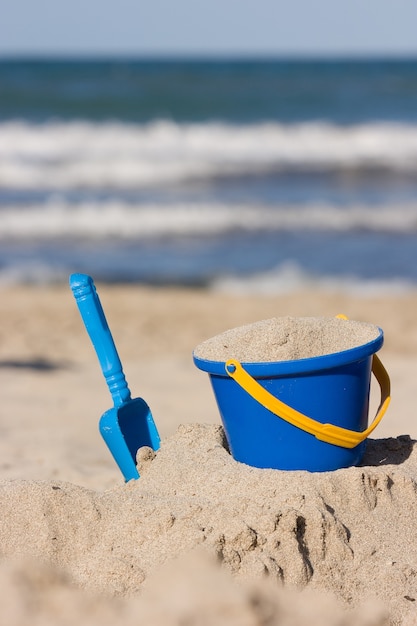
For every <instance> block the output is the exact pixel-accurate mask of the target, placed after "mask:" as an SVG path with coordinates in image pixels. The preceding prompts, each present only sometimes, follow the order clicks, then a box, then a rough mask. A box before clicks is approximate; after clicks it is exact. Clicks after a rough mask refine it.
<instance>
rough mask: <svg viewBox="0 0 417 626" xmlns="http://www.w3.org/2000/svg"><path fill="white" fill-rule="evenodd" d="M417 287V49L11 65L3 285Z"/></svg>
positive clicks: (5, 104)
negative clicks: (337, 56)
mask: <svg viewBox="0 0 417 626" xmlns="http://www.w3.org/2000/svg"><path fill="white" fill-rule="evenodd" d="M76 271H80V272H85V273H88V274H91V275H92V276H93V277H94V278H95V280H97V281H99V280H100V281H107V282H135V283H146V284H155V285H199V286H204V287H207V288H212V289H225V290H228V291H241V292H253V293H256V292H263V293H275V292H282V291H285V290H288V289H294V288H302V287H312V288H315V287H316V286H317V287H322V288H329V289H346V290H348V289H350V290H355V291H360V292H362V293H363V294H364V295H366V294H368V293H369V294H371V293H372V294H374V293H375V292H377V291H384V290H389V291H390V292H392V291H395V290H404V289H409V288H413V287H416V286H417V60H413V59H385V60H384V59H379V60H308V59H305V60H302V59H297V60H284V59H281V60H272V59H270V60H262V59H258V60H254V59H253V60H250V59H246V60H245V59H242V60H190V59H188V60H187V59H185V60H184V59H183V60H181V59H177V60H163V59H153V60H152V59H148V60H146V59H142V60H135V59H131V60H129V59H107V60H91V59H90V60H88V59H86V60H82V59H75V60H70V59H66V60H64V59H63V60H47V59H44V60H41V59H39V60H29V59H27V60H25V59H15V60H13V59H8V60H7V59H3V60H0V284H10V283H19V282H21V283H22V282H23V283H45V282H61V281H66V280H67V278H68V275H69V274H70V273H72V272H76Z"/></svg>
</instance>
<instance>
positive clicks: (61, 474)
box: [0, 285, 417, 626]
mask: <svg viewBox="0 0 417 626" xmlns="http://www.w3.org/2000/svg"><path fill="white" fill-rule="evenodd" d="M98 290H99V293H100V296H101V299H102V302H103V305H104V308H105V311H106V314H107V317H108V320H109V323H110V326H111V328H112V331H113V335H114V337H115V340H116V343H117V345H118V348H119V353H120V356H121V358H122V361H123V363H124V366H125V367H124V369H125V373H126V376H127V379H128V382H129V383H130V387H131V389H132V393H133V395H134V396H142V397H144V398H145V399H146V401H147V402H148V404H149V405H150V406H151V409H152V413H153V415H154V418H155V421H156V422H157V424H158V427H159V430H160V434H161V437H162V446H161V449H160V451H159V452H158V453H157V454H156V455H155V454H153V453H152V452H151V451H150V450H149V449H141V450H140V451H139V453H138V467H139V471H140V473H141V478H140V479H139V481H131V482H130V483H128V484H124V482H123V479H122V476H121V474H120V472H119V470H118V468H117V466H116V465H115V464H114V462H113V460H112V459H111V457H110V455H109V453H108V450H107V448H106V447H105V445H104V443H103V442H102V440H101V438H100V436H99V434H98V432H97V423H98V419H99V417H100V415H101V414H102V413H103V412H104V411H105V410H106V409H107V408H109V407H110V405H111V400H110V396H109V394H108V391H107V389H106V386H105V383H104V380H103V378H102V376H101V373H100V370H99V366H98V363H97V361H96V357H95V354H94V351H93V349H92V347H91V345H90V344H89V340H88V338H87V336H86V334H85V330H84V328H83V326H82V323H81V320H80V318H79V315H78V311H77V309H76V306H75V303H74V302H73V300H72V296H71V294H70V292H69V288H68V287H67V286H66V285H62V286H56V287H9V288H6V287H3V288H2V290H1V298H0V322H1V323H0V380H1V386H2V408H1V421H0V433H1V437H0V452H1V456H0V459H1V461H0V468H1V474H0V478H1V482H0V491H1V496H0V527H1V531H0V551H1V555H2V559H1V561H0V579H1V592H0V593H1V598H2V609H1V615H2V621H3V623H5V624H6V623H7V624H8V625H11V626H14V625H16V626H17V625H18V624H19V625H20V624H25V623H29V622H30V623H31V624H35V625H36V626H37V625H39V626H44V625H46V624H56V625H58V626H61V625H64V624H73V623H77V622H78V623H80V624H88V625H90V624H91V625H96V624H97V625H98V624H115V625H116V626H117V625H118V624H122V623H123V624H124V626H130V624H132V625H133V624H134V623H135V624H137V623H146V624H150V625H151V626H152V625H155V626H160V625H161V626H162V624H163V625H168V626H170V625H171V624H172V625H178V626H179V625H180V624H195V625H200V624H204V625H205V624H207V625H210V626H211V625H213V626H214V624H216V625H222V624H228V625H234V624H236V625H239V626H240V625H242V626H245V625H246V624H248V625H251V626H252V625H253V626H255V625H264V624H265V625H267V624H268V625H273V626H274V625H277V626H278V624H279V625H284V626H290V625H292V626H298V625H300V626H301V624H305V623H306V622H307V620H308V622H309V623H311V624H312V625H313V626H314V625H315V624H328V625H329V626H330V625H336V624H338V625H342V624H344V625H350V624H352V625H353V624H355V625H359V626H362V625H363V626H365V625H371V624H372V625H382V624H404V625H409V624H414V623H417V611H416V608H415V607H416V604H417V580H416V578H417V544H416V542H415V540H414V534H415V533H414V526H415V519H416V513H417V510H416V508H417V496H416V492H417V489H416V484H417V483H416V480H417V465H416V464H417V450H416V447H415V439H416V438H417V437H416V435H417V432H416V431H417V426H416V423H415V411H414V389H415V384H414V378H415V372H416V371H417V367H416V365H417V325H416V323H415V313H414V312H415V310H416V308H417V307H416V305H417V294H404V295H398V296H396V297H387V296H383V297H382V296H381V297H377V296H372V297H371V296H369V297H361V298H359V297H355V296H353V295H351V294H334V293H327V292H323V293H318V292H311V293H306V292H300V293H293V294H286V295H282V296H276V297H267V296H265V297H259V296H257V297H256V298H255V297H249V296H231V295H230V296H227V295H224V294H219V293H218V294H215V293H209V292H205V291H199V290H180V289H151V288H139V287H123V286H120V287H105V286H102V285H98ZM338 313H344V314H346V315H347V316H348V317H349V318H350V319H353V320H360V321H363V322H370V323H372V324H376V325H378V326H380V327H381V328H382V329H383V330H384V334H385V345H384V347H383V348H382V350H381V351H380V353H379V356H380V358H381V359H382V360H383V362H384V364H385V366H386V367H387V369H388V371H389V372H390V375H391V380H392V389H393V400H392V403H391V406H390V408H389V410H388V413H387V415H386V416H385V418H384V420H383V422H382V423H381V425H380V426H379V427H378V429H377V430H376V431H375V432H374V433H373V437H372V439H371V440H370V442H369V445H368V449H367V453H366V456H365V459H364V461H363V463H362V465H361V467H353V468H348V469H343V470H338V471H336V472H329V473H323V474H310V473H308V472H281V471H277V470H259V469H255V468H250V467H248V466H245V465H243V464H239V463H237V462H235V461H234V460H233V459H232V457H231V456H230V454H229V452H228V449H227V445H226V443H225V438H224V433H223V430H222V427H221V423H220V418H219V415H218V411H217V407H216V404H215V401H214V398H213V397H212V391H211V389H210V385H209V380H208V377H207V375H205V374H204V373H203V372H201V371H199V370H197V368H195V366H194V364H193V362H192V351H193V349H194V348H195V347H196V346H197V345H198V344H200V343H201V342H202V341H204V340H206V339H207V338H210V337H213V336H215V335H216V334H218V333H221V332H222V331H224V330H225V329H227V328H233V327H235V326H241V325H244V324H251V323H253V322H255V321H257V320H262V319H268V318H270V317H274V316H277V315H279V316H287V315H288V316H327V317H332V316H334V315H336V314H338ZM375 386H376V387H377V385H374V387H375ZM378 401H379V398H378V390H377V389H373V391H372V407H371V411H374V410H375V407H376V406H377V404H378Z"/></svg>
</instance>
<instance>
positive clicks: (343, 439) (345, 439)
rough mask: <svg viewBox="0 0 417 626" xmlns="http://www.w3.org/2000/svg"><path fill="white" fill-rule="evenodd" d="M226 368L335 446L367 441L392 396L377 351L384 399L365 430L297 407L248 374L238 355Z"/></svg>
mask: <svg viewBox="0 0 417 626" xmlns="http://www.w3.org/2000/svg"><path fill="white" fill-rule="evenodd" d="M226 372H227V374H228V375H229V376H230V377H231V378H233V380H235V381H236V382H237V383H238V385H240V386H241V387H242V389H244V390H245V391H246V392H247V393H249V394H250V395H251V396H252V397H253V398H254V399H255V400H257V401H258V402H259V403H260V404H262V406H264V407H265V408H266V409H268V410H269V411H272V413H274V414H275V415H277V416H278V417H281V418H282V419H283V420H285V421H286V422H289V423H290V424H292V425H293V426H296V427H297V428H301V430H304V431H305V432H307V433H310V434H311V435H314V436H315V437H316V438H317V439H320V441H325V442H326V443H331V444H333V445H335V446H341V447H342V448H354V447H355V446H357V445H359V444H360V443H361V442H362V441H364V440H365V439H366V438H367V437H368V436H369V435H370V434H371V432H372V431H373V430H374V429H375V428H376V427H377V426H378V424H379V422H380V421H381V420H382V418H383V416H384V415H385V412H386V410H387V408H388V405H389V403H390V400H391V397H390V388H391V384H390V379H389V375H388V372H387V371H386V369H385V367H384V366H383V365H382V363H381V361H380V360H379V358H378V357H377V355H376V354H374V355H373V358H372V373H373V374H374V376H375V378H376V379H377V381H378V383H379V386H380V388H381V403H380V405H379V407H378V411H377V414H376V416H375V419H374V421H373V422H372V424H371V425H370V426H369V427H368V428H367V429H366V430H364V431H363V432H361V433H358V432H357V431H355V430H348V429H347V428H342V427H341V426H335V425H334V424H322V423H321V422H317V421H316V420H314V419H312V418H311V417H307V416H306V415H304V414H303V413H300V412H299V411H296V410H295V409H293V408H291V407H290V406H288V404H285V402H282V401H281V400H278V398H276V397H275V396H273V395H272V394H271V393H269V391H267V390H266V389H264V387H262V385H260V384H259V383H258V382H257V381H256V380H255V379H254V378H252V376H251V375H250V374H248V372H247V371H246V370H245V369H244V368H243V367H242V365H241V364H240V363H239V361H237V360H235V359H229V360H228V361H226Z"/></svg>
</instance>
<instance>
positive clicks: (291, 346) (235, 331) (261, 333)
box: [194, 316, 381, 363]
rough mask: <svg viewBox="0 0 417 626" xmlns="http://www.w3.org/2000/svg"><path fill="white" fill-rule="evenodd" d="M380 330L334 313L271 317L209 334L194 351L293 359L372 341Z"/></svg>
mask: <svg viewBox="0 0 417 626" xmlns="http://www.w3.org/2000/svg"><path fill="white" fill-rule="evenodd" d="M380 332H381V331H380V329H379V328H378V327H377V326H375V325H374V324H368V323H365V322H356V321H353V320H346V319H340V318H337V317H331V318H329V317H291V316H285V317H273V318H271V319H267V320H261V321H259V322H254V323H253V324H246V325H244V326H238V327H236V328H231V329H230V330H226V331H225V332H223V333H220V334H219V335H216V336H215V337H211V338H210V339H207V340H206V341H203V343H201V344H199V345H198V346H197V347H196V348H195V350H194V355H195V356H196V357H198V358H200V359H205V360H207V361H227V360H228V359H230V358H233V359H238V360H239V361H242V362H244V363H263V362H268V361H269V362H274V361H294V360H297V359H309V358H311V357H316V356H323V355H325V354H334V353H335V352H341V351H343V350H350V349H351V348H355V347H357V346H361V345H363V344H366V343H369V342H370V341H373V340H374V339H376V338H377V337H378V336H379V335H380Z"/></svg>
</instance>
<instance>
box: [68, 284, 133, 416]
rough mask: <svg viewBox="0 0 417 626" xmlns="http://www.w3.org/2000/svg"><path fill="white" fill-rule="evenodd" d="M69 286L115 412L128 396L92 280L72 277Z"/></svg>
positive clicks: (120, 367)
mask: <svg viewBox="0 0 417 626" xmlns="http://www.w3.org/2000/svg"><path fill="white" fill-rule="evenodd" d="M69 283H70V287H71V290H72V293H73V294H74V298H75V301H76V303H77V306H78V309H79V311H80V314H81V318H82V320H83V322H84V326H85V328H86V330H87V333H88V335H89V337H90V339H91V342H92V344H93V346H94V349H95V351H96V354H97V357H98V360H99V363H100V367H101V370H102V372H103V374H104V378H105V379H106V383H107V386H108V388H109V391H110V393H111V395H112V398H113V402H114V406H115V407H116V408H118V407H120V406H121V405H122V404H124V403H125V402H127V401H128V400H130V397H131V396H130V391H129V387H128V386H127V382H126V378H125V375H124V373H123V368H122V364H121V361H120V358H119V355H118V353H117V350H116V346H115V344H114V341H113V337H112V334H111V332H110V329H109V326H108V324H107V320H106V316H105V315H104V311H103V307H102V306H101V302H100V298H99V297H98V294H97V291H96V287H95V285H94V282H93V279H92V278H91V276H88V275H87V274H72V275H71V276H70V279H69Z"/></svg>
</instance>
